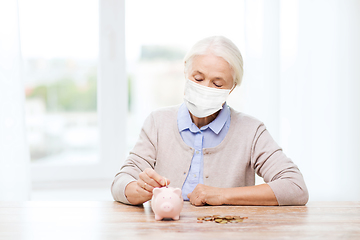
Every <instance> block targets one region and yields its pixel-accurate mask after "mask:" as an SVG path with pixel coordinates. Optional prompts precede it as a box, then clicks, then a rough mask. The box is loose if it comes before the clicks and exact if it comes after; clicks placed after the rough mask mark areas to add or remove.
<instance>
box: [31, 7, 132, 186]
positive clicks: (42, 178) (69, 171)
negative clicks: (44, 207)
mask: <svg viewBox="0 0 360 240" xmlns="http://www.w3.org/2000/svg"><path fill="white" fill-rule="evenodd" d="M97 86H98V87H97V100H98V101H97V102H98V103H97V109H98V120H99V121H98V122H99V125H98V129H99V154H98V161H97V162H96V163H83V164H67V165H65V164H63V165H59V164H49V163H44V164H42V163H32V164H31V166H30V167H31V179H32V184H33V186H35V187H36V186H37V185H43V184H44V183H45V182H49V181H52V182H53V181H58V182H59V181H64V182H65V181H70V182H71V181H79V180H80V181H83V180H103V179H108V180H110V179H113V177H114V175H115V174H116V172H117V171H118V170H119V168H120V165H121V163H122V162H123V159H125V152H126V119H127V117H126V115H127V107H128V103H127V101H128V99H127V95H128V93H127V80H126V68H125V0H114V1H108V0H99V55H98V80H97Z"/></svg>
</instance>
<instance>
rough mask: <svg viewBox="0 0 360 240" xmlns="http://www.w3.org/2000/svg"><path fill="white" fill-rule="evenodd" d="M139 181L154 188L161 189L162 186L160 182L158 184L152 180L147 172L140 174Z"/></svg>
mask: <svg viewBox="0 0 360 240" xmlns="http://www.w3.org/2000/svg"><path fill="white" fill-rule="evenodd" d="M139 179H141V180H142V181H143V182H144V183H147V184H149V185H150V186H151V187H152V188H156V187H161V185H160V184H159V183H158V182H156V181H155V180H154V179H152V178H151V177H150V176H149V175H148V174H147V173H146V172H142V173H140V174H139ZM151 191H152V189H151Z"/></svg>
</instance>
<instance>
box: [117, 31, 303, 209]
mask: <svg viewBox="0 0 360 240" xmlns="http://www.w3.org/2000/svg"><path fill="white" fill-rule="evenodd" d="M242 75H243V60H242V56H241V53H240V51H239V49H238V48H237V47H236V46H235V45H234V44H233V43H232V42H231V41H230V40H229V39H227V38H224V37H217V36H216V37H210V38H206V39H203V40H201V41H199V42H198V43H196V44H195V45H194V46H193V48H192V49H191V50H190V51H189V53H188V54H187V55H186V56H185V77H186V84H185V95H184V103H183V104H182V105H180V106H175V107H169V108H164V109H160V110H157V111H154V112H152V113H151V114H150V116H149V117H148V118H147V119H146V121H145V123H144V125H143V128H142V130H141V133H140V136H139V140H138V142H137V143H136V145H135V147H134V148H133V150H132V151H131V152H130V155H129V156H128V158H127V159H126V161H125V163H124V165H123V166H122V167H121V169H120V172H119V173H118V174H117V175H116V176H115V179H114V181H113V184H112V188H111V190H112V195H113V197H114V199H115V200H116V201H120V202H123V203H127V204H133V205H137V204H141V203H144V202H146V201H148V200H150V199H151V197H152V190H153V189H154V188H156V187H162V186H165V185H168V184H169V185H170V186H172V187H178V188H181V189H182V196H183V198H184V200H189V201H190V202H191V204H193V205H204V204H209V205H222V204H229V205H304V204H306V203H307V201H308V192H307V189H306V186H305V183H304V180H303V177H302V175H301V173H300V171H299V169H298V168H297V166H296V165H295V164H294V163H293V162H292V161H291V160H290V159H289V158H288V157H287V156H286V155H285V154H284V153H283V151H282V149H281V148H280V147H279V146H278V145H277V144H276V142H275V141H274V140H273V139H272V137H271V136H270V134H269V132H268V131H267V130H266V127H265V126H264V124H263V123H262V122H260V121H259V120H257V119H255V118H253V117H251V116H248V115H246V114H244V113H241V112H237V111H235V110H234V109H232V108H231V107H229V106H228V105H227V104H226V99H227V97H228V96H229V94H230V93H231V92H232V90H233V89H234V88H235V87H236V86H239V85H240V83H241V80H242ZM255 173H256V174H258V175H259V176H261V177H262V178H263V179H264V181H265V182H266V183H265V184H261V185H256V186H255Z"/></svg>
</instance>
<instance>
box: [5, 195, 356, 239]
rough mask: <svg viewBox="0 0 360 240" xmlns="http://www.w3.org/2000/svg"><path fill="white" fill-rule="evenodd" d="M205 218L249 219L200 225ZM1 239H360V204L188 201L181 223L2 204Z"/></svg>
mask: <svg viewBox="0 0 360 240" xmlns="http://www.w3.org/2000/svg"><path fill="white" fill-rule="evenodd" d="M206 215H237V216H241V217H248V219H245V220H244V221H243V222H241V223H228V224H218V223H215V222H203V223H197V217H201V216H206ZM0 239H1V240H2V239H6V240H8V239H9V240H12V239H86V240H89V239H354V240H355V239H357V240H358V239H360V202H310V203H308V204H307V206H300V207H298V206H290V207H248V206H203V207H195V206H192V205H190V204H189V203H188V202H185V203H184V208H183V210H182V212H181V215H180V220H179V221H156V220H155V219H154V213H153V212H152V210H151V208H150V204H149V203H145V204H144V205H143V206H128V205H124V204H121V203H117V202H111V201H109V202H0Z"/></svg>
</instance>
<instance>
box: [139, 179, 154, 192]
mask: <svg viewBox="0 0 360 240" xmlns="http://www.w3.org/2000/svg"><path fill="white" fill-rule="evenodd" d="M137 185H138V187H139V188H141V189H142V190H144V191H147V192H150V193H152V190H153V189H154V188H153V187H152V186H150V185H149V184H147V183H146V182H144V181H143V180H141V179H139V180H138V181H137Z"/></svg>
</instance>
